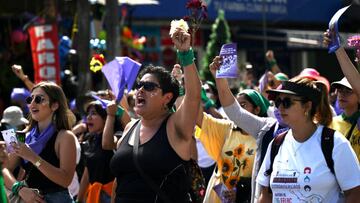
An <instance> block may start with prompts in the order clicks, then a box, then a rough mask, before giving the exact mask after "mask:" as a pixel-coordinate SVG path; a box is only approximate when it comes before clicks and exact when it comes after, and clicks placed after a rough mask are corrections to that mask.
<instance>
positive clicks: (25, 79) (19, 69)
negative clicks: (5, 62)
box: [11, 64, 35, 91]
mask: <svg viewBox="0 0 360 203" xmlns="http://www.w3.org/2000/svg"><path fill="white" fill-rule="evenodd" d="M11 69H12V71H13V72H14V73H15V75H16V76H17V77H18V78H19V79H20V80H21V81H23V83H24V84H25V86H26V88H27V89H28V90H29V91H31V90H32V88H33V87H34V86H35V84H34V83H33V82H32V81H31V80H30V79H29V77H28V76H27V75H25V74H24V71H23V69H22V67H21V66H20V65H16V64H14V65H12V66H11Z"/></svg>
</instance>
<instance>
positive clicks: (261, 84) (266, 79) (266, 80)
mask: <svg viewBox="0 0 360 203" xmlns="http://www.w3.org/2000/svg"><path fill="white" fill-rule="evenodd" d="M268 83H269V77H268V69H266V70H265V73H264V74H263V75H262V76H261V78H260V80H259V91H260V92H263V91H264V90H265V89H266V87H267V85H268Z"/></svg>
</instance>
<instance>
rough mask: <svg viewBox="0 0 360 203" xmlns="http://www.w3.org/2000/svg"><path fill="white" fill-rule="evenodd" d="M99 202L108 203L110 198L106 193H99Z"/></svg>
mask: <svg viewBox="0 0 360 203" xmlns="http://www.w3.org/2000/svg"><path fill="white" fill-rule="evenodd" d="M100 202H101V203H110V202H111V196H109V195H108V194H107V193H106V192H104V191H101V193H100ZM87 203H88V202H87Z"/></svg>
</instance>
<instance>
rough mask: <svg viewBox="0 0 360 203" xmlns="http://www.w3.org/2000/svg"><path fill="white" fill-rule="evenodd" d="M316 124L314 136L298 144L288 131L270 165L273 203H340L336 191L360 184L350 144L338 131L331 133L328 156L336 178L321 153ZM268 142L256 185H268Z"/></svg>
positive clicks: (339, 195)
mask: <svg viewBox="0 0 360 203" xmlns="http://www.w3.org/2000/svg"><path fill="white" fill-rule="evenodd" d="M322 129H323V126H321V125H319V126H318V127H317V129H316V131H315V132H314V134H313V135H312V136H311V137H310V138H309V139H308V140H306V141H305V142H303V143H299V142H297V141H296V140H295V139H294V137H293V136H292V131H291V130H290V131H289V132H288V133H287V135H286V136H285V139H284V142H283V143H282V145H281V146H280V148H279V152H278V154H277V155H276V157H275V160H274V163H273V171H272V173H271V177H270V179H271V183H270V187H271V189H272V195H273V199H272V201H273V202H274V203H277V202H281V203H283V202H284V203H292V202H343V197H342V195H341V192H340V190H343V191H346V190H349V189H351V188H354V187H356V186H358V185H360V166H359V162H358V160H357V158H356V155H355V153H354V151H353V150H352V148H351V146H350V143H349V142H348V141H347V140H346V138H345V137H344V136H343V135H341V134H340V133H339V132H335V134H334V148H333V153H332V157H333V160H334V170H335V174H336V179H335V176H334V175H333V173H331V171H330V169H329V167H328V166H327V164H326V161H325V157H324V155H323V152H322V150H321V132H322ZM271 144H272V142H271V143H270V145H269V147H268V149H267V152H266V156H265V159H264V162H263V164H262V166H261V168H260V171H259V175H258V177H257V180H256V181H257V182H258V183H259V184H260V185H263V186H266V187H268V186H269V182H270V181H269V176H266V175H265V174H264V172H265V171H266V170H267V169H268V168H269V167H270V151H271Z"/></svg>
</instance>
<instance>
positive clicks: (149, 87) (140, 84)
mask: <svg viewBox="0 0 360 203" xmlns="http://www.w3.org/2000/svg"><path fill="white" fill-rule="evenodd" d="M142 87H144V90H146V91H148V92H151V91H154V90H155V89H156V88H160V85H158V84H156V83H154V82H148V81H147V82H143V81H140V82H138V83H137V84H136V86H135V89H137V90H138V89H140V88H142Z"/></svg>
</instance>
